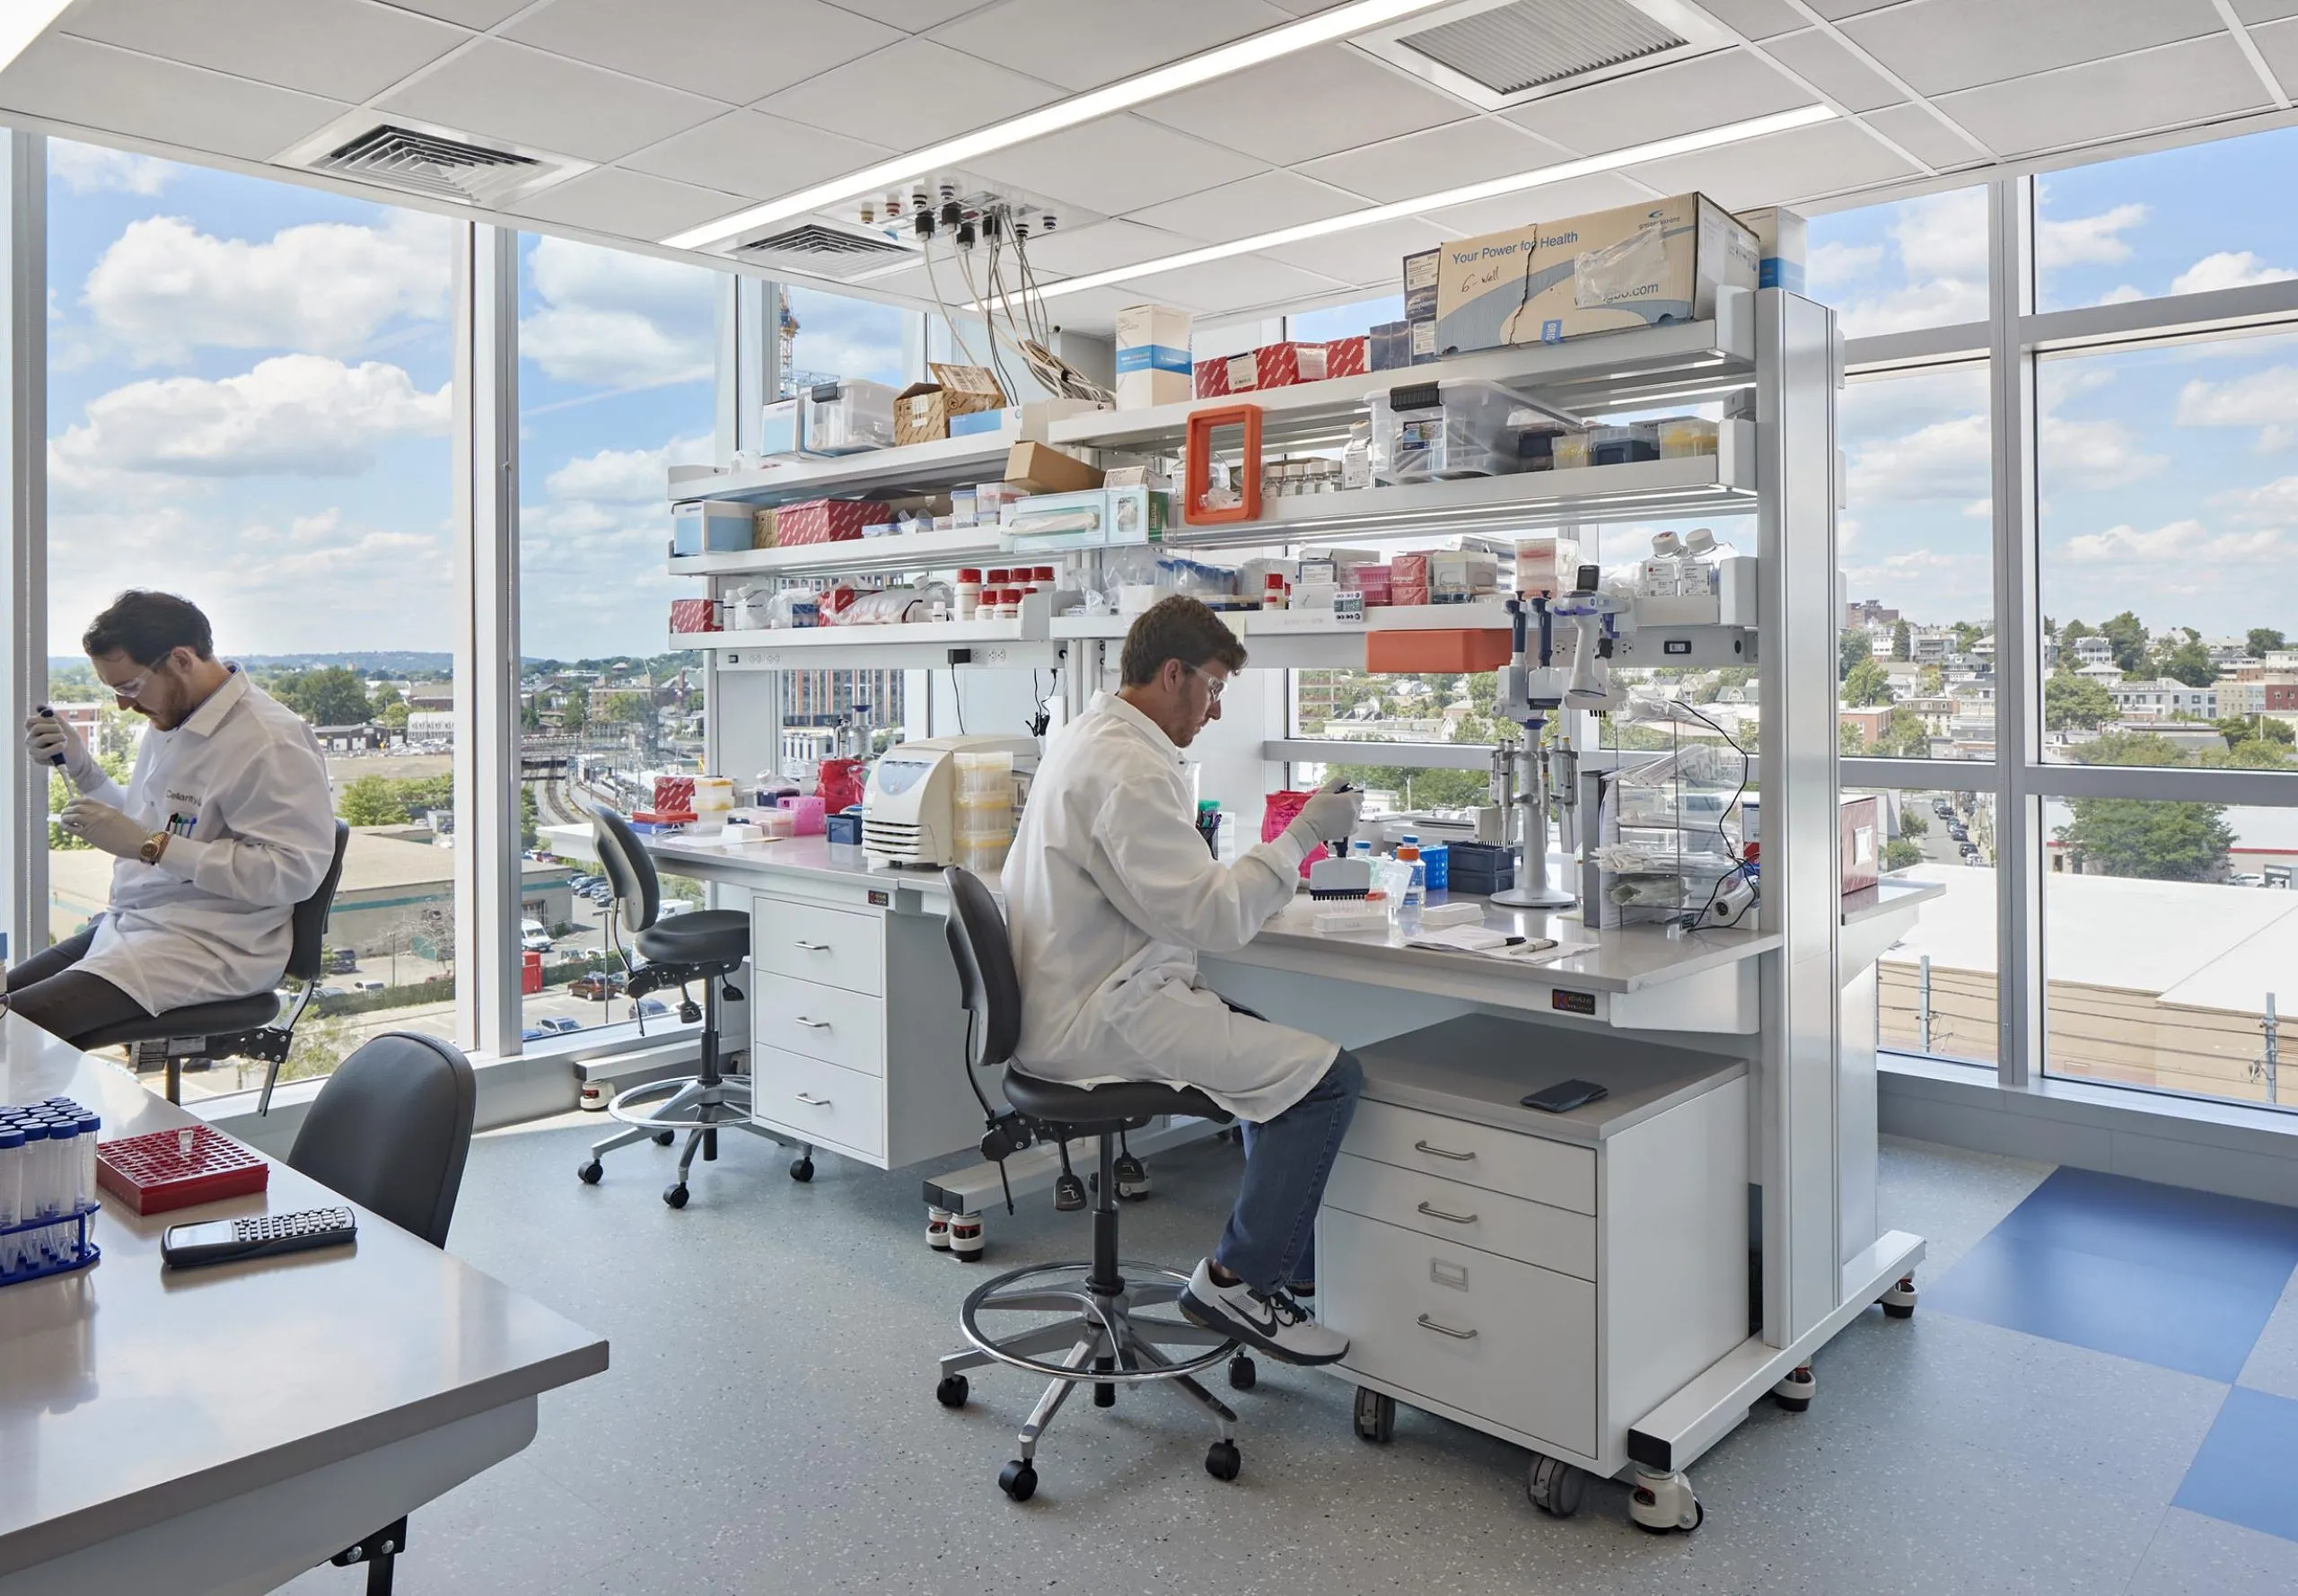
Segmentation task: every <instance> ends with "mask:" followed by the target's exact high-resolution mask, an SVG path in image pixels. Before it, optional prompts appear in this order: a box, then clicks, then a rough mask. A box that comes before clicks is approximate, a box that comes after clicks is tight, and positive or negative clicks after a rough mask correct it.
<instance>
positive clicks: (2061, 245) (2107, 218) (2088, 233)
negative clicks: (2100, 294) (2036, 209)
mask: <svg viewBox="0 0 2298 1596" xmlns="http://www.w3.org/2000/svg"><path fill="white" fill-rule="evenodd" d="M2145 220H2146V207H2145V206H2143V205H2118V206H2114V207H2112V208H2111V209H2109V210H2104V211H2101V212H2100V213H2099V214H2098V215H2095V216H2064V217H2060V218H2057V220H2052V219H2049V218H2045V219H2042V220H2039V221H2038V222H2037V223H2036V224H2035V264H2036V266H2037V267H2039V268H2040V269H2041V270H2043V271H2050V270H2052V269H2053V268H2055V267H2062V266H2112V265H2113V264H2114V263H2115V262H2117V261H2118V260H2127V259H2130V242H2129V241H2128V240H2127V239H2126V238H2124V237H2123V236H2122V235H2123V234H2124V233H2126V232H2129V231H2130V230H2131V229H2132V228H2134V227H2136V226H2137V225H2138V224H2140V223H2142V222H2144V221H2145Z"/></svg>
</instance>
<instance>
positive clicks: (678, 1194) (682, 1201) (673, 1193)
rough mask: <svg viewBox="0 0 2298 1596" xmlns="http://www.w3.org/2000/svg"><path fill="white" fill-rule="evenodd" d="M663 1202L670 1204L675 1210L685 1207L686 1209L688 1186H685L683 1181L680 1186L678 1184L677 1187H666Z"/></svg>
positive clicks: (663, 1192) (663, 1191)
mask: <svg viewBox="0 0 2298 1596" xmlns="http://www.w3.org/2000/svg"><path fill="white" fill-rule="evenodd" d="M662 1200H663V1201H664V1202H666V1203H668V1204H670V1206H671V1207H673V1208H683V1207H685V1206H686V1185H685V1183H684V1182H683V1181H681V1182H680V1184H678V1185H676V1186H671V1187H665V1188H663V1190H662Z"/></svg>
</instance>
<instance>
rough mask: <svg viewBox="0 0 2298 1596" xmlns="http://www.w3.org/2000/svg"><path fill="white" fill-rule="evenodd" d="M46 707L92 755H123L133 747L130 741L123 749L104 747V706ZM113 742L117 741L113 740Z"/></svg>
mask: <svg viewBox="0 0 2298 1596" xmlns="http://www.w3.org/2000/svg"><path fill="white" fill-rule="evenodd" d="M48 707H49V708H50V709H52V710H54V711H55V712H56V718H57V720H60V721H62V722H63V723H65V724H66V725H67V726H69V727H71V728H72V730H73V731H74V732H75V733H76V734H77V735H78V736H79V739H80V741H82V742H84V743H86V744H87V745H88V751H89V752H90V753H92V754H125V753H127V752H129V751H130V750H132V749H133V748H134V747H135V744H134V742H133V741H129V742H128V743H127V746H126V747H123V748H109V747H106V746H105V742H104V706H102V705H101V704H51V705H49V706H48ZM113 741H119V740H118V739H117V738H115V739H113Z"/></svg>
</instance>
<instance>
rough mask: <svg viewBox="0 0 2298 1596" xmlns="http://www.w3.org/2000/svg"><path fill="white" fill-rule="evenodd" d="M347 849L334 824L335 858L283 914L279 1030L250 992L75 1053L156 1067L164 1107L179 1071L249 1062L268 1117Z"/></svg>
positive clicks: (115, 1033)
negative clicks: (283, 1009) (285, 937)
mask: <svg viewBox="0 0 2298 1596" xmlns="http://www.w3.org/2000/svg"><path fill="white" fill-rule="evenodd" d="M350 843H351V828H350V827H348V826H346V825H345V824H344V823H343V822H342V821H341V820H338V821H336V823H335V857H334V858H333V859H332V860H331V861H329V864H328V867H327V873H326V874H325V875H323V876H321V877H320V884H319V885H318V886H317V887H316V888H314V889H313V890H312V891H311V896H310V897H309V898H306V899H303V902H301V903H299V904H297V905H296V906H295V907H294V909H293V910H291V911H290V918H289V922H288V924H289V926H290V930H291V932H292V937H293V940H292V941H291V943H289V946H288V951H287V969H286V974H287V976H288V977H289V978H291V979H294V980H297V981H301V982H302V983H303V993H302V995H300V996H299V997H297V999H296V1000H295V1008H294V1013H290V1014H289V1015H288V1016H287V1022H286V1023H285V1024H284V1025H275V1024H273V1023H272V1022H273V1021H275V1020H276V1019H277V1018H278V1017H279V998H278V996H277V995H276V994H274V993H270V992H258V993H255V994H253V995H250V996H247V997H227V998H224V999H223V1000H222V1001H221V1002H218V1003H195V1004H186V1005H185V1006H184V1007H182V1008H180V1009H170V1010H169V1011H168V1012H167V1013H163V1014H139V1015H137V1016H136V1018H135V1019H133V1020H123V1021H121V1022H119V1023H118V1024H117V1025H107V1026H104V1027H102V1028H101V1029H100V1030H92V1031H90V1032H89V1033H88V1034H87V1035H86V1036H83V1037H82V1038H81V1039H80V1045H81V1047H82V1048H87V1049H91V1050H92V1049H94V1048H113V1047H125V1048H127V1057H128V1060H129V1062H130V1063H131V1064H132V1065H134V1066H135V1069H136V1073H137V1074H143V1073H144V1072H145V1071H146V1070H153V1069H160V1068H162V1067H164V1068H165V1069H166V1071H167V1073H168V1101H170V1102H171V1103H173V1102H181V1101H183V1072H184V1071H185V1070H186V1069H203V1070H204V1069H206V1068H207V1067H208V1065H212V1064H214V1063H215V1062H216V1061H217V1060H219V1059H224V1058H253V1059H257V1060H259V1061H261V1062H262V1063H264V1064H266V1065H269V1066H270V1067H269V1068H268V1069H267V1070H266V1071H265V1072H264V1076H263V1092H262V1095H260V1096H259V1097H258V1098H257V1100H256V1110H255V1111H256V1112H257V1113H259V1114H268V1113H269V1112H271V1089H272V1088H273V1087H274V1086H276V1085H277V1084H278V1083H279V1066H280V1065H283V1064H285V1063H286V1062H287V1052H288V1049H289V1048H293V1047H294V1045H295V1022H297V1021H299V1020H301V1019H302V1018H303V1011H304V1010H305V1009H307V1008H309V1007H310V1006H311V995H312V994H313V993H315V992H317V991H318V990H319V979H320V954H321V952H322V951H323V949H324V944H325V942H326V939H327V917H328V914H329V910H331V909H332V908H334V907H335V889H336V885H337V883H338V882H339V881H342V880H343V851H344V849H345V848H346V847H347V846H350Z"/></svg>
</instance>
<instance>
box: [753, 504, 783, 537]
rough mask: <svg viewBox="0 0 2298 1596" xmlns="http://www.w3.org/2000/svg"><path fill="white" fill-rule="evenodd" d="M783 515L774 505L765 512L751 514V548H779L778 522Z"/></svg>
mask: <svg viewBox="0 0 2298 1596" xmlns="http://www.w3.org/2000/svg"><path fill="white" fill-rule="evenodd" d="M781 514H782V512H781V511H780V510H779V509H777V508H776V507H775V506H774V505H772V504H768V505H767V507H766V508H765V509H763V510H753V511H751V512H750V547H751V548H776V546H777V545H776V536H777V533H776V521H777V520H778V519H779V518H780V516H781Z"/></svg>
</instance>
